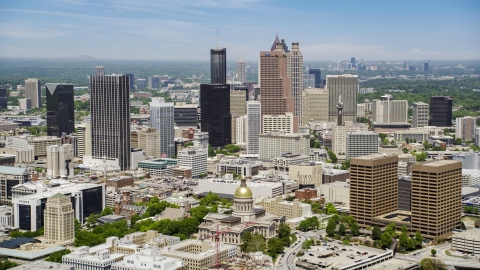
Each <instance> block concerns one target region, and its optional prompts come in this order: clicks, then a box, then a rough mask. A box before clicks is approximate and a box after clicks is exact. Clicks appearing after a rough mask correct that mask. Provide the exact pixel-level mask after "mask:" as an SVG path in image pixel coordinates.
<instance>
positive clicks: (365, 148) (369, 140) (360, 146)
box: [346, 131, 378, 159]
mask: <svg viewBox="0 0 480 270" xmlns="http://www.w3.org/2000/svg"><path fill="white" fill-rule="evenodd" d="M346 148H347V152H346V157H347V159H350V158H354V157H361V156H367V155H371V154H378V134H377V133H375V132H373V131H362V132H349V133H347V135H346Z"/></svg>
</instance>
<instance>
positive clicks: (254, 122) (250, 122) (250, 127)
mask: <svg viewBox="0 0 480 270" xmlns="http://www.w3.org/2000/svg"><path fill="white" fill-rule="evenodd" d="M261 113H262V105H261V103H260V102H259V101H249V102H247V129H246V130H247V153H248V154H258V151H259V139H258V135H260V134H261V133H262V132H261V129H260V128H261V124H262V122H261V119H262V116H261Z"/></svg>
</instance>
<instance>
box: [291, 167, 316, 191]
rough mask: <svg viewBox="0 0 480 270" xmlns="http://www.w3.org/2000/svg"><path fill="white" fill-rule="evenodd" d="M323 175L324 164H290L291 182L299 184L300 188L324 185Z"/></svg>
mask: <svg viewBox="0 0 480 270" xmlns="http://www.w3.org/2000/svg"><path fill="white" fill-rule="evenodd" d="M322 173H323V169H322V164H317V163H314V162H305V163H294V164H290V165H289V173H288V175H289V177H290V180H295V181H297V182H298V184H299V186H300V188H305V187H312V188H313V187H317V186H320V185H321V184H322Z"/></svg>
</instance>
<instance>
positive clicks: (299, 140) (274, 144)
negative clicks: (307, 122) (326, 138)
mask: <svg viewBox="0 0 480 270" xmlns="http://www.w3.org/2000/svg"><path fill="white" fill-rule="evenodd" d="M259 140H260V152H259V158H260V159H271V158H273V157H277V156H281V155H282V154H284V153H292V154H303V155H307V156H308V155H309V154H310V153H309V151H310V134H295V133H293V134H286V133H284V132H268V133H266V134H262V135H259Z"/></svg>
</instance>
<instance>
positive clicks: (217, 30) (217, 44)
mask: <svg viewBox="0 0 480 270" xmlns="http://www.w3.org/2000/svg"><path fill="white" fill-rule="evenodd" d="M217 48H218V29H217Z"/></svg>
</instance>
